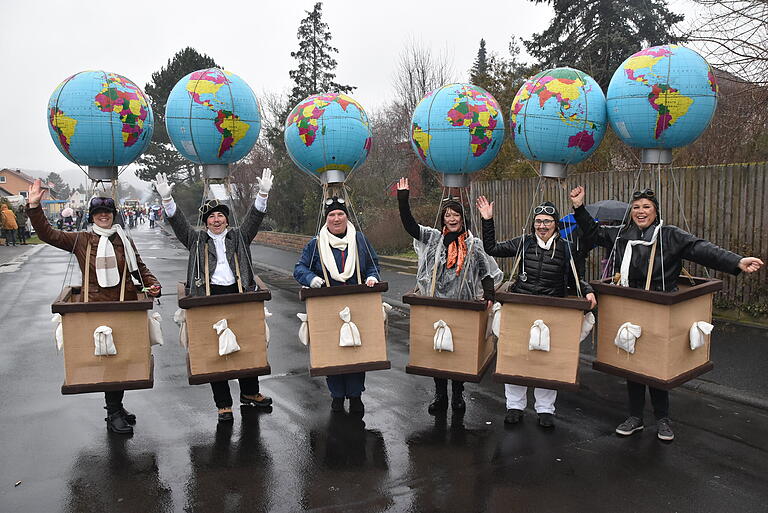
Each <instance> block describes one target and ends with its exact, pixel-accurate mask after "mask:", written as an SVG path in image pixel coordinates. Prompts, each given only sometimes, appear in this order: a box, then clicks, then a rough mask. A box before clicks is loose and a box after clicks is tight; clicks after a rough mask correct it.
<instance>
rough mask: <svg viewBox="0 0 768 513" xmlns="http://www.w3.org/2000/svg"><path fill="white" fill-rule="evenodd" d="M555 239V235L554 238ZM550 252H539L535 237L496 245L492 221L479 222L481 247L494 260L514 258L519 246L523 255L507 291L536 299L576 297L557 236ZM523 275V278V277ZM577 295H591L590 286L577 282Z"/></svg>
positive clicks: (563, 244) (563, 247) (565, 247)
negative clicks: (528, 295)
mask: <svg viewBox="0 0 768 513" xmlns="http://www.w3.org/2000/svg"><path fill="white" fill-rule="evenodd" d="M556 236H557V235H556ZM557 237H558V238H557V240H556V241H555V242H554V244H553V246H554V251H553V250H552V249H549V250H545V249H541V248H540V247H539V245H538V244H537V242H536V236H535V235H526V236H525V237H524V238H523V237H522V236H520V237H516V238H514V239H512V240H508V241H505V242H496V230H495V228H494V225H493V219H483V248H484V249H485V252H486V253H488V254H489V255H491V256H494V257H513V258H514V257H516V256H517V252H518V250H519V248H520V244H523V256H522V258H521V262H520V265H519V266H518V269H517V273H518V274H517V280H516V282H515V285H514V287H513V289H512V290H511V291H510V292H516V293H518V294H533V295H536V296H557V297H565V296H567V295H568V292H569V291H570V292H571V293H572V294H576V281H575V279H574V276H573V271H572V270H571V263H570V252H571V247H570V246H569V245H568V242H567V241H565V240H563V239H562V238H561V237H559V236H557ZM523 272H525V277H524V278H523ZM579 283H580V284H581V293H582V294H583V295H585V296H586V295H587V294H589V293H591V292H593V290H592V287H590V286H589V284H588V283H587V282H585V281H584V280H583V279H581V277H580V279H579Z"/></svg>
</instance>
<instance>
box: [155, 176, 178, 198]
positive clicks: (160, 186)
mask: <svg viewBox="0 0 768 513" xmlns="http://www.w3.org/2000/svg"><path fill="white" fill-rule="evenodd" d="M152 185H154V186H155V190H156V191H157V193H158V194H159V195H160V197H161V198H162V199H163V200H166V201H167V200H170V199H173V198H172V197H171V189H173V184H172V183H168V177H167V176H166V174H165V173H157V176H156V177H155V180H152Z"/></svg>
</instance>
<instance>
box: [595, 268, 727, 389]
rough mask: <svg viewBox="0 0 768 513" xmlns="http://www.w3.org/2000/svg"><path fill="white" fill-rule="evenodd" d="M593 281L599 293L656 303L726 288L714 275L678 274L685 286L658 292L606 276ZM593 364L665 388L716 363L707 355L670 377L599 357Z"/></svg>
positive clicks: (672, 302)
mask: <svg viewBox="0 0 768 513" xmlns="http://www.w3.org/2000/svg"><path fill="white" fill-rule="evenodd" d="M691 282H692V283H693V284H692V285H690V286H688V285H686V284H690V283H691ZM590 284H591V285H592V287H593V288H594V289H595V292H597V293H598V294H605V295H609V296H619V297H623V298H628V299H632V300H639V301H647V302H648V303H652V304H655V305H662V306H669V307H674V306H675V305H680V304H681V303H683V302H685V301H688V300H691V299H695V298H698V297H701V296H704V295H707V294H709V295H710V297H711V295H712V294H714V293H715V292H717V291H719V290H721V289H722V288H723V282H722V280H718V279H714V278H702V277H690V278H689V277H686V276H680V277H679V279H678V284H680V285H682V288H680V289H679V290H677V291H675V292H658V291H651V290H644V289H635V288H630V287H620V286H617V285H613V284H612V283H611V279H610V278H609V279H604V280H595V281H592V282H590ZM710 312H711V307H710ZM701 320H707V321H711V317H710V319H701ZM599 324H600V322H599V320H598V334H600V333H601V332H600V331H599ZM641 338H642V337H641ZM607 343H610V344H611V346H612V347H613V339H611V340H610V341H609V342H607ZM599 344H600V337H599V336H598V358H599V350H600V346H599ZM701 349H703V348H701ZM701 349H699V350H701ZM706 350H707V354H709V344H707V346H706ZM592 367H593V368H594V369H595V370H598V371H601V372H605V373H608V374H613V375H615V376H620V377H623V378H627V379H628V380H631V381H635V382H637V383H642V384H644V385H648V386H652V387H654V388H660V389H662V390H670V389H672V388H675V387H678V386H680V385H682V384H683V383H685V382H687V381H690V380H691V379H694V378H696V377H698V376H700V375H702V374H704V373H705V372H709V371H710V370H712V369H713V368H714V364H713V363H712V361H711V360H709V358H707V361H706V362H705V363H703V364H701V365H698V366H697V367H694V368H691V369H689V370H687V371H685V372H682V373H680V374H678V375H676V376H674V377H672V378H670V379H658V378H655V377H653V376H648V375H645V374H640V373H637V372H633V371H631V370H628V369H625V368H621V367H617V366H614V365H611V364H608V363H606V362H603V361H600V360H599V359H596V360H595V361H594V362H593V364H592Z"/></svg>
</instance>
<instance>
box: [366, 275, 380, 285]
mask: <svg viewBox="0 0 768 513" xmlns="http://www.w3.org/2000/svg"><path fill="white" fill-rule="evenodd" d="M377 283H379V280H378V279H376V277H375V276H369V277H368V279H366V280H365V284H366V285H368V286H369V287H373V286H374V285H376V284H377Z"/></svg>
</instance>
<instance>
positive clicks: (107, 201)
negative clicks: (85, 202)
mask: <svg viewBox="0 0 768 513" xmlns="http://www.w3.org/2000/svg"><path fill="white" fill-rule="evenodd" d="M90 208H106V209H109V210H117V209H116V208H115V200H113V199H112V198H101V197H98V198H91V204H90Z"/></svg>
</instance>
